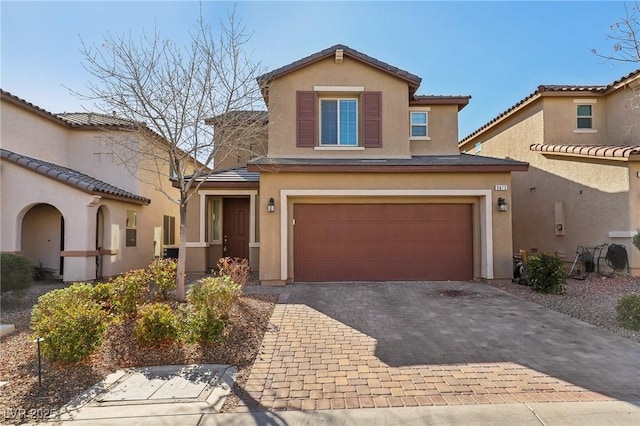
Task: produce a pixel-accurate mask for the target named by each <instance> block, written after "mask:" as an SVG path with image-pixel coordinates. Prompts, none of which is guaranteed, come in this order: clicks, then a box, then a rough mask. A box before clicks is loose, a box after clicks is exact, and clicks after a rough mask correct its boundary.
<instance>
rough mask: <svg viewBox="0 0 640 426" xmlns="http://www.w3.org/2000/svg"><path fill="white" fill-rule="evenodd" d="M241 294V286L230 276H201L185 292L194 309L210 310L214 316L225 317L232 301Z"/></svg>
mask: <svg viewBox="0 0 640 426" xmlns="http://www.w3.org/2000/svg"><path fill="white" fill-rule="evenodd" d="M241 294H242V288H241V287H240V285H239V284H236V283H234V282H233V281H232V280H231V278H230V277H228V276H226V275H224V276H221V277H207V278H203V279H201V280H200V281H198V282H197V283H195V284H193V285H192V286H191V288H190V289H189V292H188V294H187V301H188V302H189V303H191V305H192V306H193V307H194V308H195V309H196V310H201V309H204V310H207V311H210V312H211V313H212V314H213V315H214V316H217V317H219V318H225V317H226V316H227V314H228V313H229V310H230V309H231V307H232V306H233V302H235V300H236V299H237V298H238V297H240V295H241Z"/></svg>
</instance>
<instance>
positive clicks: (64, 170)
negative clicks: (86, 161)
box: [0, 149, 151, 204]
mask: <svg viewBox="0 0 640 426" xmlns="http://www.w3.org/2000/svg"><path fill="white" fill-rule="evenodd" d="M0 154H1V157H2V159H3V160H7V161H9V162H11V163H14V164H17V165H19V166H21V167H24V168H25V169H28V170H31V171H33V172H36V173H39V174H41V175H43V176H46V177H48V178H51V179H54V180H56V181H58V182H62V183H64V184H67V185H69V186H72V187H74V188H76V189H79V190H81V191H84V192H87V193H89V194H94V195H101V196H103V197H105V198H113V199H124V200H128V201H130V202H134V203H136V204H149V203H151V200H150V199H148V198H145V197H141V196H139V195H136V194H132V193H131V192H129V191H125V190H124V189H120V188H118V187H116V186H114V185H111V184H109V183H106V182H103V181H101V180H98V179H96V178H93V177H91V176H88V175H85V174H84V173H80V172H78V171H76V170H73V169H70V168H68V167H63V166H59V165H57V164H53V163H49V162H47V161H43V160H38V159H36V158H33V157H28V156H26V155H21V154H16V153H14V152H11V151H8V150H6V149H0Z"/></svg>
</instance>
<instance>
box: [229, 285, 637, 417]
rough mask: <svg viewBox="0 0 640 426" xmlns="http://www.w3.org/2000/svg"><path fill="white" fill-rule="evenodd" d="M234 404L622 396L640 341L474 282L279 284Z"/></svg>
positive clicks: (630, 388) (631, 388)
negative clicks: (240, 398)
mask: <svg viewBox="0 0 640 426" xmlns="http://www.w3.org/2000/svg"><path fill="white" fill-rule="evenodd" d="M277 291H280V292H281V296H280V303H279V304H278V305H277V306H276V309H275V311H274V314H273V316H272V318H271V323H270V325H269V330H268V331H267V334H266V335H265V338H264V341H263V345H262V349H261V354H260V355H259V357H258V359H257V360H256V362H255V364H254V366H253V369H252V371H251V375H250V376H249V379H248V381H247V383H246V387H245V391H246V395H245V397H244V399H243V403H241V405H240V406H239V407H238V408H237V411H247V410H255V409H268V410H272V409H277V410H286V409H329V408H366V407H397V406H400V407H401V406H417V405H443V404H487V403H508V402H540V401H601V400H609V399H619V400H624V401H629V402H633V403H635V404H637V405H640V344H637V343H635V342H632V341H630V340H627V339H625V338H622V337H620V336H617V335H615V334H613V333H610V332H608V331H606V330H603V329H600V328H597V327H595V326H592V325H589V324H586V323H584V322H581V321H578V320H576V319H573V318H571V317H569V316H566V315H563V314H560V313H558V312H555V311H552V310H549V309H546V308H544V307H542V306H540V305H537V304H535V303H532V302H528V301H525V300H522V299H519V298H516V297H514V296H512V295H510V294H508V293H506V292H503V291H501V290H499V289H496V288H494V287H491V286H489V285H486V284H480V283H464V282H451V283H443V282H410V283H327V284H295V285H290V286H286V287H285V288H282V289H278V290H277Z"/></svg>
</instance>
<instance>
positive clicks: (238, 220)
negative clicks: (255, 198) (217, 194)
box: [222, 198, 250, 259]
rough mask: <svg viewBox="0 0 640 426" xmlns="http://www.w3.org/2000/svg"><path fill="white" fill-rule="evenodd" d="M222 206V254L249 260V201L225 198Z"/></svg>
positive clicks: (246, 199)
mask: <svg viewBox="0 0 640 426" xmlns="http://www.w3.org/2000/svg"><path fill="white" fill-rule="evenodd" d="M222 205H223V207H222V232H223V240H222V243H223V252H222V254H223V255H224V256H225V257H240V258H244V259H249V205H250V204H249V199H248V198H225V199H224V200H223V202H222Z"/></svg>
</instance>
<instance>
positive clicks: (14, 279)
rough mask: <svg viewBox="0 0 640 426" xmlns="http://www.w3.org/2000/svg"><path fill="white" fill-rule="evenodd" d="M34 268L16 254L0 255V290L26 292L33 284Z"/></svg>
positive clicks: (3, 291)
mask: <svg viewBox="0 0 640 426" xmlns="http://www.w3.org/2000/svg"><path fill="white" fill-rule="evenodd" d="M33 274H34V268H33V264H32V263H31V261H30V260H29V259H27V258H26V257H24V256H19V255H17V254H11V253H2V254H0V284H1V287H0V290H1V291H2V293H5V292H7V291H13V290H18V291H21V290H26V289H28V288H29V287H31V285H32V284H33Z"/></svg>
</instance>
